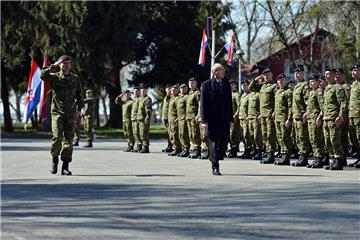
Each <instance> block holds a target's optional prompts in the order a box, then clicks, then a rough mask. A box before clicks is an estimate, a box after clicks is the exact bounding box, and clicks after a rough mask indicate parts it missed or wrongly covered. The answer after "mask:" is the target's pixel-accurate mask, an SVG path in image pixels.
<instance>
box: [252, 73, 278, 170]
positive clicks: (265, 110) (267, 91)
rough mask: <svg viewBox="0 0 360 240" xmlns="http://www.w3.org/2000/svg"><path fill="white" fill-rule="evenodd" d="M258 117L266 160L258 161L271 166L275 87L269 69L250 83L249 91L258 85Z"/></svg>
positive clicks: (273, 147) (274, 147)
mask: <svg viewBox="0 0 360 240" xmlns="http://www.w3.org/2000/svg"><path fill="white" fill-rule="evenodd" d="M261 80H262V82H260V81H261ZM260 84H261V89H260V117H261V131H262V135H263V138H265V139H263V140H265V141H264V142H265V143H266V152H267V159H266V160H263V161H260V163H263V164H272V163H274V162H275V156H274V153H275V150H276V131H275V124H274V121H273V119H272V114H273V113H274V108H275V92H276V91H277V86H276V84H274V82H273V74H272V72H271V70H270V69H269V68H266V69H265V70H264V71H263V72H262V74H261V75H260V76H258V77H257V78H255V80H254V81H253V82H251V83H250V85H249V88H250V90H251V89H252V88H253V86H254V85H260Z"/></svg>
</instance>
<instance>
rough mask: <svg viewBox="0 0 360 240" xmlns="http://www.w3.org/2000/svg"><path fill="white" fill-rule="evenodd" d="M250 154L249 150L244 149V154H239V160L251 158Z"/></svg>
mask: <svg viewBox="0 0 360 240" xmlns="http://www.w3.org/2000/svg"><path fill="white" fill-rule="evenodd" d="M250 152H251V150H250V148H247V149H245V150H244V152H243V154H241V155H240V156H239V158H242V159H249V158H251V154H250Z"/></svg>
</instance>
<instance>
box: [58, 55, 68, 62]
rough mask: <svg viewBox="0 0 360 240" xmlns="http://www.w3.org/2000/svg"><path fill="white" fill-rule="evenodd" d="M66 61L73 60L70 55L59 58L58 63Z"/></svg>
mask: <svg viewBox="0 0 360 240" xmlns="http://www.w3.org/2000/svg"><path fill="white" fill-rule="evenodd" d="M66 60H71V58H70V57H69V56H68V55H62V56H61V57H59V58H58V61H66Z"/></svg>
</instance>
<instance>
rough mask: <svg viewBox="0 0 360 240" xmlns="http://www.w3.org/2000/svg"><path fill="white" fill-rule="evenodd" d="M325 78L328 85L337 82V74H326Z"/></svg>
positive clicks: (327, 72) (328, 72) (329, 72)
mask: <svg viewBox="0 0 360 240" xmlns="http://www.w3.org/2000/svg"><path fill="white" fill-rule="evenodd" d="M325 78H326V81H327V82H328V83H333V82H334V81H335V74H334V72H332V71H326V72H325Z"/></svg>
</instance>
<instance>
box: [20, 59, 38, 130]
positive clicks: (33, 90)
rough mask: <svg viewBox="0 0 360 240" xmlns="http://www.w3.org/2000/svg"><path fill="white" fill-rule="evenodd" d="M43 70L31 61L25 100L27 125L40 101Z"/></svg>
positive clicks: (25, 120)
mask: <svg viewBox="0 0 360 240" xmlns="http://www.w3.org/2000/svg"><path fill="white" fill-rule="evenodd" d="M40 74H41V70H40V68H39V66H38V65H37V63H36V62H35V61H34V59H33V60H31V70H30V76H29V80H28V86H27V90H26V98H25V112H24V123H26V122H27V121H28V120H29V118H30V117H31V114H32V113H33V111H34V109H35V108H36V106H37V105H38V103H39V101H40V95H41V79H40Z"/></svg>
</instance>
